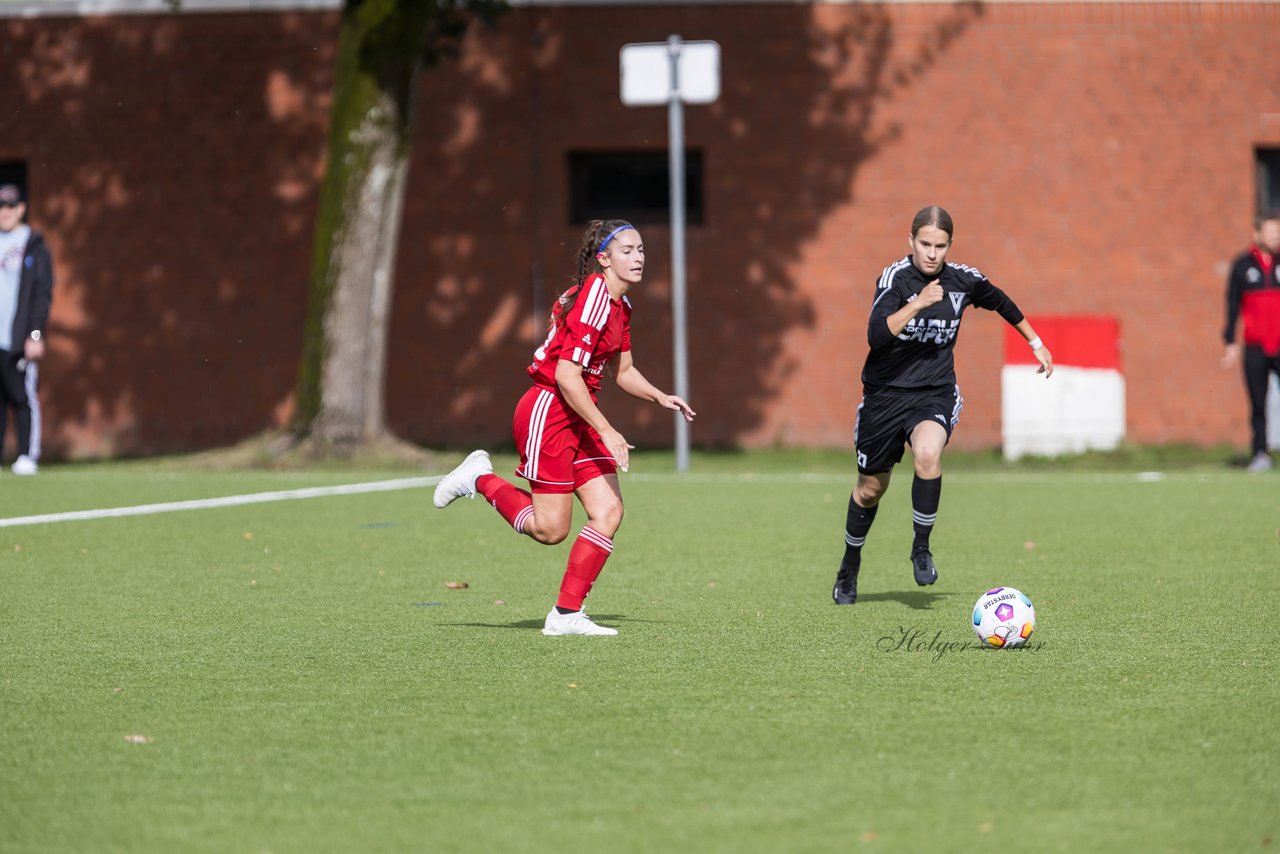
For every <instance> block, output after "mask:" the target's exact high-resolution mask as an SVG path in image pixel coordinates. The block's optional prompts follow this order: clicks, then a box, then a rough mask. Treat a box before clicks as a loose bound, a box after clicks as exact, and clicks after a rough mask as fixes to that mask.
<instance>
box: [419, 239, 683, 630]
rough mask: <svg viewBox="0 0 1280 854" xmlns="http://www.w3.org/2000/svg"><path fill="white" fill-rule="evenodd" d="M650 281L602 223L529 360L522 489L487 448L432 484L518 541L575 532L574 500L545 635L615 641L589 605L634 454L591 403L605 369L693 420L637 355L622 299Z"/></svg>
mask: <svg viewBox="0 0 1280 854" xmlns="http://www.w3.org/2000/svg"><path fill="white" fill-rule="evenodd" d="M643 275H644V244H643V243H641V242H640V232H639V231H637V230H636V228H635V227H634V226H633V225H631V224H630V223H628V222H625V221H623V220H595V221H593V222H592V223H591V224H590V225H589V226H588V227H587V231H586V233H585V234H584V235H583V241H582V249H581V250H580V251H579V253H578V273H577V276H576V278H575V281H576V282H577V284H576V285H574V286H573V287H571V288H570V289H569V290H567V291H565V293H564V294H563V295H562V296H561V297H560V298H559V299H558V300H557V301H556V304H555V306H554V307H553V308H552V311H551V328H550V331H549V332H548V333H547V339H546V340H545V341H544V342H543V343H542V346H541V347H539V348H538V349H537V350H536V351H535V352H534V354H533V364H531V365H530V366H529V368H528V374H529V377H530V379H532V381H533V385H532V387H531V388H530V389H529V390H528V391H527V392H525V394H524V397H522V398H520V402H519V403H517V404H516V412H515V418H514V419H513V422H512V433H513V435H514V437H515V442H516V448H517V449H519V451H520V465H519V467H518V468H517V469H516V474H517V475H519V476H520V477H522V478H524V479H525V480H527V481H529V491H528V492H526V491H525V490H523V489H519V488H517V487H516V486H514V485H513V484H511V483H508V482H507V481H505V480H503V479H502V478H500V477H498V476H497V475H495V474H494V473H493V465H492V464H491V463H490V461H489V455H488V453H486V452H485V451H474V452H472V453H471V454H470V455H469V456H468V457H467V458H466V459H465V460H463V462H462V464H461V465H459V466H458V467H457V468H456V469H454V470H453V471H451V472H450V473H449V474H447V475H445V476H444V478H443V479H442V480H441V481H440V483H439V485H438V486H437V487H436V492H435V505H436V507H446V506H448V505H449V504H450V502H452V501H453V500H455V499H457V498H462V497H464V496H465V497H468V498H474V497H475V495H476V494H477V493H478V494H480V495H483V496H484V497H485V498H486V499H487V500H488V501H489V503H490V504H492V505H493V507H494V508H495V509H496V510H497V511H498V513H499V514H501V516H502V518H504V519H506V520H507V522H508V523H510V525H511V527H513V528H515V530H516V532H517V533H521V534H524V535H525V536H527V537H529V538H531V539H533V540H536V541H537V542H539V543H543V544H544V545H554V544H556V543H559V542H562V541H563V540H564V539H565V537H567V536H568V534H569V525H570V523H571V521H572V518H573V497H574V496H575V495H576V496H577V497H578V501H579V502H581V503H582V507H583V509H584V510H586V511H587V524H586V526H585V527H583V529H582V530H581V531H580V532H579V533H578V536H577V539H575V540H574V543H573V547H572V548H571V549H570V550H569V564H568V567H567V568H566V569H565V573H564V579H563V580H562V581H561V583H560V595H559V598H557V599H556V605H555V607H554V608H552V609H551V612H550V613H549V614H547V619H546V623H545V624H544V625H543V628H542V633H543V634H544V635H616V634H617V633H618V632H617V630H615V629H611V628H606V627H605V626H601V625H598V624H596V623H595V622H594V621H592V620H591V618H590V617H588V616H587V615H586V614H585V613H584V612H583V610H582V602H583V600H584V599H585V598H586V597H587V594H588V593H589V592H591V587H592V585H593V584H594V583H595V580H596V578H597V577H598V576H599V575H600V571H601V570H602V569H603V568H604V564H605V561H607V560H608V559H609V555H610V553H612V551H613V537H614V534H616V533H617V531H618V527H619V526H620V525H621V524H622V490H621V488H620V486H619V483H618V469H619V468H620V469H622V470H623V471H626V470H627V465H628V453H629V451H630V449H631V448H632V447H633V446H632V445H630V444H629V443H628V442H627V440H626V438H625V437H624V436H623V435H622V434H621V433H619V432H618V431H617V430H615V429H614V428H613V426H612V425H611V424H610V423H609V421H608V419H607V418H605V416H604V413H602V412H601V411H600V409H599V407H597V406H596V394H597V392H598V391H599V390H600V379H601V377H602V376H603V375H604V369H605V366H606V365H607V364H609V363H610V362H612V361H614V360H615V359H616V360H617V368H616V382H617V384H618V387H619V388H621V389H622V390H623V391H625V392H626V393H627V394H630V395H632V396H633V397H638V398H640V399H641V400H651V401H653V402H654V403H656V404H658V405H659V406H662V407H664V408H666V409H671V410H674V411H676V412H680V413H681V414H683V415H684V418H685V420H686V421H692V420H693V416H694V412H693V410H692V409H690V408H689V404H687V403H685V402H684V400H682V399H681V398H679V397H677V396H676V395H674V394H667V393H665V392H662V391H659V390H658V389H657V388H656V387H655V386H654V385H653V384H652V383H650V382H649V381H648V380H647V379H645V378H644V375H643V374H641V373H640V371H639V370H637V369H636V367H635V362H634V361H633V359H632V355H631V302H630V301H629V300H628V299H627V297H626V294H627V291H628V290H630V289H631V287H632V286H634V285H636V284H639V282H640V279H641V277H642V276H643Z"/></svg>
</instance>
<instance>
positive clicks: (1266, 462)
mask: <svg viewBox="0 0 1280 854" xmlns="http://www.w3.org/2000/svg"><path fill="white" fill-rule="evenodd" d="M1273 465H1275V463H1273V462H1272V461H1271V455H1270V454H1268V453H1267V452H1266V451H1258V453H1257V454H1255V455H1254V457H1253V459H1252V460H1250V461H1249V467H1248V470H1249V471H1251V472H1253V473H1254V474H1257V473H1258V472H1264V471H1271V467H1272V466H1273ZM14 466H15V468H14V471H17V470H18V469H17V468H16V466H17V463H14ZM33 474H34V472H33Z"/></svg>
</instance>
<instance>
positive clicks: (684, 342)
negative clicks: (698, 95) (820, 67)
mask: <svg viewBox="0 0 1280 854" xmlns="http://www.w3.org/2000/svg"><path fill="white" fill-rule="evenodd" d="M680 45H681V40H680V37H679V36H670V37H668V38H667V53H668V55H669V56H670V57H671V95H670V97H669V98H668V100H667V129H668V146H669V148H668V171H669V172H670V173H671V324H672V349H673V351H674V353H673V355H674V364H673V367H674V369H675V386H676V394H677V395H679V396H680V397H682V398H684V399H685V400H688V399H689V346H688V336H687V330H686V326H687V318H686V316H685V288H684V213H685V211H684V205H685V202H684V103H683V102H682V101H681V100H680ZM675 419H676V471H688V470H689V423H688V422H687V421H685V420H684V415H682V414H681V413H679V412H677V413H675Z"/></svg>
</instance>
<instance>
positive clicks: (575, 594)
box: [556, 526, 613, 611]
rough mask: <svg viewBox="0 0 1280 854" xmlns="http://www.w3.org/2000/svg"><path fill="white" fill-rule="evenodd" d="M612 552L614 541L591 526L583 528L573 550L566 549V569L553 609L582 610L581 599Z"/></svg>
mask: <svg viewBox="0 0 1280 854" xmlns="http://www.w3.org/2000/svg"><path fill="white" fill-rule="evenodd" d="M612 552H613V540H611V539H609V538H608V537H606V536H605V535H604V534H602V533H600V532H599V531H597V530H595V529H594V528H592V527H589V526H588V527H584V528H583V529H582V533H580V534H578V539H576V540H574V541H573V548H571V549H569V566H568V568H566V569H565V571H564V580H563V581H561V582H560V598H559V599H557V600H556V607H557V608H568V609H569V610H570V611H581V610H582V600H583V599H586V598H587V594H588V593H590V592H591V585H592V584H595V582H596V578H597V577H599V575H600V570H602V569H604V562H605V561H606V560H608V559H609V555H610V554H611V553H612Z"/></svg>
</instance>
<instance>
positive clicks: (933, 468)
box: [914, 448, 942, 477]
mask: <svg viewBox="0 0 1280 854" xmlns="http://www.w3.org/2000/svg"><path fill="white" fill-rule="evenodd" d="M914 453H915V458H916V466H915V468H916V474H921V475H925V476H927V477H934V476H936V475H937V472H938V470H939V469H940V468H941V467H942V449H941V448H922V449H921V450H919V451H918V452H914Z"/></svg>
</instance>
